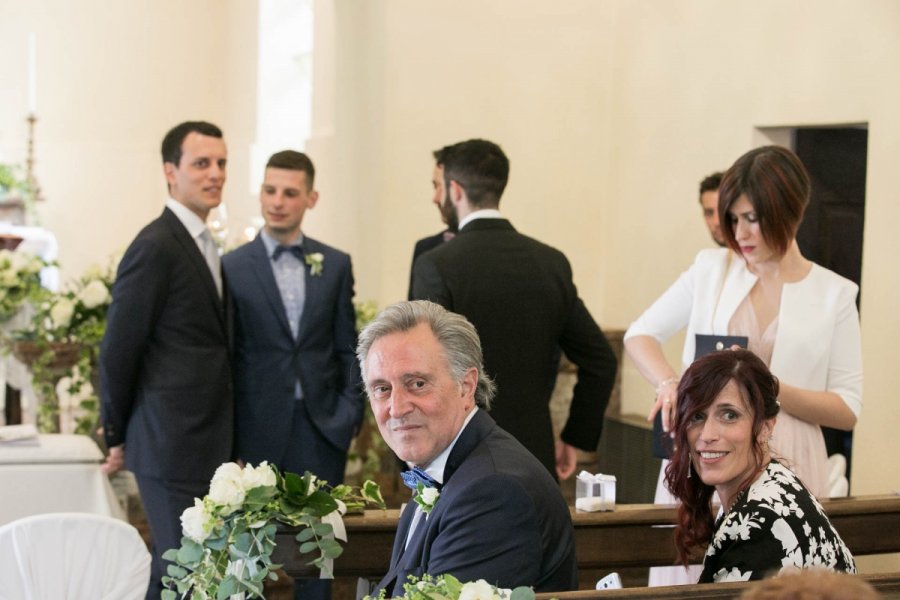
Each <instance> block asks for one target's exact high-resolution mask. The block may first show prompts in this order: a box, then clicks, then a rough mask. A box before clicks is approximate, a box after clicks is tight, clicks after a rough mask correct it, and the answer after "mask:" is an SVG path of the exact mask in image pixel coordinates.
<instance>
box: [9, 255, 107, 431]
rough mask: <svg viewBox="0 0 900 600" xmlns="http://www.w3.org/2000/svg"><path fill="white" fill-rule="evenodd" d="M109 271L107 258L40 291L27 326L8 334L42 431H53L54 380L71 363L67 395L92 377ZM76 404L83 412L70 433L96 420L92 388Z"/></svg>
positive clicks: (103, 327)
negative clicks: (62, 284)
mask: <svg viewBox="0 0 900 600" xmlns="http://www.w3.org/2000/svg"><path fill="white" fill-rule="evenodd" d="M115 273H116V260H115V259H113V260H111V261H110V263H109V265H108V266H107V268H106V269H105V270H104V269H101V268H99V267H96V266H95V267H91V268H90V269H88V270H87V271H86V272H85V274H84V275H83V276H82V277H81V278H80V279H78V280H77V281H75V282H74V283H71V284H69V285H68V286H67V289H66V290H65V291H63V292H60V293H57V294H51V293H49V292H44V293H43V294H42V296H41V298H40V300H39V301H38V302H35V303H34V313H35V314H34V316H33V317H32V319H31V323H30V325H29V326H28V327H26V328H24V329H19V330H17V331H14V332H13V334H12V338H13V340H14V342H13V352H14V353H15V355H16V357H17V358H19V359H20V360H22V362H24V363H25V364H26V365H27V366H28V368H29V369H30V370H31V376H32V383H33V385H34V389H35V392H36V393H37V395H38V396H39V397H40V399H41V404H40V406H39V407H38V427H39V428H40V429H41V430H42V431H49V432H53V431H59V398H58V396H57V393H56V386H57V384H58V383H59V381H60V379H62V377H64V376H65V375H67V374H69V372H70V371H72V369H73V367H75V372H74V373H73V377H72V379H71V384H70V386H69V389H68V393H69V394H70V395H76V394H78V393H79V392H81V390H82V387H83V385H84V383H86V382H90V381H91V379H92V374H93V371H94V366H95V364H96V352H97V348H98V347H99V345H100V341H101V340H102V339H103V334H104V332H105V330H106V313H107V310H108V309H109V304H110V302H111V300H112V296H111V289H112V284H113V280H114V279H115ZM81 408H82V409H83V410H84V412H85V413H86V414H87V417H83V418H81V419H79V423H78V425H79V426H78V428H77V429H76V433H91V432H92V431H93V429H94V428H95V426H96V421H97V412H98V411H97V408H98V402H97V400H96V390H95V394H94V395H93V396H90V397H88V398H86V399H83V400H82V401H81Z"/></svg>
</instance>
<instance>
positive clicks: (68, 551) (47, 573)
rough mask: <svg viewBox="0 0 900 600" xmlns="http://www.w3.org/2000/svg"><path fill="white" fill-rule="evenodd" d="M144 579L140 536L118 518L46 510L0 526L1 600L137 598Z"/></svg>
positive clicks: (146, 557) (145, 558) (145, 559)
mask: <svg viewBox="0 0 900 600" xmlns="http://www.w3.org/2000/svg"><path fill="white" fill-rule="evenodd" d="M60 492H61V493H64V492H63V491H62V490H60ZM149 579H150V553H149V552H148V551H147V547H146V546H145V545H144V541H143V540H142V539H141V536H140V535H139V534H138V532H137V530H136V529H135V528H134V527H132V526H131V525H129V524H127V523H124V522H122V521H119V520H118V519H113V518H110V517H104V516H100V515H91V514H85V513H50V514H44V515H35V516H31V517H25V518H23V519H19V520H18V521H13V522H12V523H8V524H7V525H4V526H3V527H0V600H82V599H86V598H92V599H97V600H132V599H133V600H141V599H142V598H144V595H145V594H146V592H147V583H148V581H149Z"/></svg>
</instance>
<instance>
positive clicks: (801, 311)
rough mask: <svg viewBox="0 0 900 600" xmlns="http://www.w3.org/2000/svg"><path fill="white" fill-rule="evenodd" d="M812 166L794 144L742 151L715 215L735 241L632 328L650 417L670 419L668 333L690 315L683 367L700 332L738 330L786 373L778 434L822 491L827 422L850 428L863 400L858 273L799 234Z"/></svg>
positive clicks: (629, 345)
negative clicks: (827, 259)
mask: <svg viewBox="0 0 900 600" xmlns="http://www.w3.org/2000/svg"><path fill="white" fill-rule="evenodd" d="M809 194H810V184H809V177H808V175H807V173H806V169H805V168H804V167H803V164H802V163H801V162H800V160H799V159H798V158H797V156H796V155H795V154H794V153H792V152H791V151H790V150H787V149H786V148H782V147H778V146H766V147H763V148H757V149H754V150H751V151H750V152H748V153H746V154H745V155H744V156H742V157H741V158H739V159H738V160H737V162H735V164H734V165H733V166H732V167H731V168H730V169H729V170H728V171H727V172H726V173H725V175H724V177H723V180H722V185H721V187H720V189H719V218H720V220H721V224H722V231H723V234H724V236H725V240H726V242H727V246H728V248H721V249H715V250H703V251H701V252H700V253H699V254H698V255H697V258H696V260H695V261H694V264H693V265H692V266H691V267H690V268H689V269H688V270H687V271H685V272H684V273H682V275H681V276H680V277H679V278H678V280H677V281H676V282H675V283H674V284H673V285H672V286H671V287H670V288H669V289H668V290H666V292H665V293H664V294H663V295H662V296H661V297H660V298H659V299H658V300H657V301H656V302H654V303H653V305H652V306H651V307H650V308H649V309H647V311H646V312H644V314H642V315H641V316H640V317H639V318H638V319H637V320H636V321H635V322H634V323H632V324H631V326H630V327H629V328H628V331H627V332H626V334H625V347H626V349H627V351H628V355H629V356H630V357H631V358H632V360H633V361H634V362H635V364H636V365H637V367H638V369H639V370H640V372H641V374H643V375H644V377H645V378H646V379H647V380H648V381H649V382H650V383H651V384H652V385H653V386H655V387H656V392H657V394H656V396H657V397H656V402H655V404H654V406H653V409H652V410H651V413H650V417H651V418H653V416H655V414H656V412H657V411H660V410H662V416H663V426H664V429H665V430H666V431H668V428H669V424H670V423H671V422H672V421H673V415H674V410H675V401H676V394H675V390H676V387H677V383H678V376H677V374H676V370H675V369H674V368H673V367H672V366H671V365H669V363H668V362H667V361H666V359H665V357H664V355H663V352H662V348H661V346H660V343H661V342H662V341H664V340H666V339H667V338H669V337H670V336H671V335H673V334H674V333H676V332H677V331H679V330H680V329H682V328H684V327H687V337H686V340H685V344H684V352H683V353H682V367H683V368H686V367H687V366H688V365H689V364H690V363H691V362H692V361H693V359H694V350H695V348H694V347H695V338H694V335H695V334H714V335H740V336H747V337H748V338H749V344H748V345H749V349H750V350H752V351H753V352H755V353H756V354H757V355H758V356H760V357H761V358H762V359H763V360H764V362H766V364H767V365H768V366H769V368H770V369H771V371H772V372H773V373H774V374H775V375H776V376H777V377H778V378H779V380H780V382H781V392H780V393H779V396H778V400H779V402H780V403H781V416H780V418H779V419H778V424H777V426H776V428H775V431H774V434H773V438H772V440H771V442H770V444H771V447H772V449H773V450H774V452H775V453H776V455H777V456H780V457H781V458H783V459H784V460H785V461H786V462H787V464H788V465H789V466H790V467H791V468H792V469H793V470H794V471H795V472H796V473H797V474H798V475H799V477H800V479H801V481H803V483H804V484H805V485H806V487H807V488H809V490H810V491H811V492H812V493H813V494H815V495H816V496H823V495H825V494H826V493H827V487H826V483H827V474H826V459H827V456H826V452H825V443H824V440H823V438H822V433H821V429H820V427H819V426H820V425H826V426H829V427H834V428H837V429H843V430H850V429H852V428H853V426H854V425H855V424H856V420H857V417H858V416H859V413H860V411H861V409H862V352H861V347H860V334H859V315H858V312H857V310H856V304H855V301H856V295H857V292H858V288H857V286H856V284H854V283H852V282H851V281H849V280H847V279H844V278H843V277H841V276H839V275H837V274H835V273H833V272H831V271H829V270H828V269H825V268H823V267H821V266H819V265H816V264H815V263H813V262H811V261H809V260H807V259H806V258H804V257H803V255H802V254H801V253H800V249H799V247H798V246H797V241H796V239H795V236H796V232H797V228H798V227H799V225H800V221H801V219H802V217H803V211H804V209H805V207H806V205H807V204H808V202H809Z"/></svg>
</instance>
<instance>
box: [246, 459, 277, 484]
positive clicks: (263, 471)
mask: <svg viewBox="0 0 900 600" xmlns="http://www.w3.org/2000/svg"><path fill="white" fill-rule="evenodd" d="M241 483H242V485H243V486H244V491H250V490H252V489H253V488H256V487H273V486H274V485H275V471H273V470H272V467H270V466H269V463H268V462H267V461H262V462H261V463H259V466H258V467H256V468H254V467H253V465H251V464H248V465H247V466H245V467H244V470H243V471H242V472H241Z"/></svg>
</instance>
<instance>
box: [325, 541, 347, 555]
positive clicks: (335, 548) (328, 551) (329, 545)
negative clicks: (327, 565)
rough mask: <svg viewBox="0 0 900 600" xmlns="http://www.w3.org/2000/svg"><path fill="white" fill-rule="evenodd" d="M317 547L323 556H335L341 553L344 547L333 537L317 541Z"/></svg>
mask: <svg viewBox="0 0 900 600" xmlns="http://www.w3.org/2000/svg"><path fill="white" fill-rule="evenodd" d="M319 548H321V549H322V555H323V556H324V557H325V558H337V557H338V556H340V555H341V554H343V552H344V549H343V548H342V547H341V545H340V544H339V543H338V542H337V540H333V539H324V540H321V541H320V542H319Z"/></svg>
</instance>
